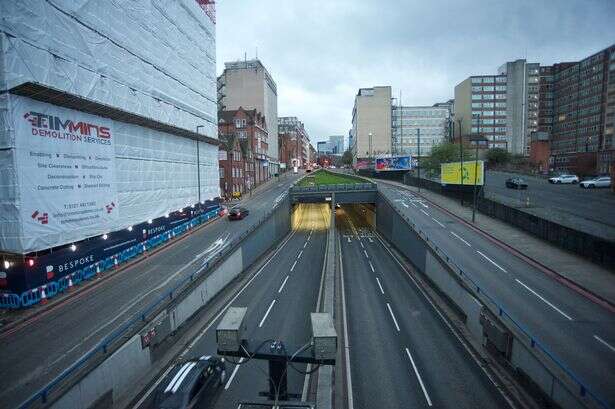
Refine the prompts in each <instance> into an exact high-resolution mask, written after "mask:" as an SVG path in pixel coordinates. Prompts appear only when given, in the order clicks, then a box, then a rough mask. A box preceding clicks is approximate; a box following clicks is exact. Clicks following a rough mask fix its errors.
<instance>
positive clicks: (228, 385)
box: [224, 358, 244, 390]
mask: <svg viewBox="0 0 615 409" xmlns="http://www.w3.org/2000/svg"><path fill="white" fill-rule="evenodd" d="M243 361H244V359H243V358H239V363H242V362H243ZM239 366H240V365H235V369H233V373H231V376H230V377H229V378H228V382H227V383H226V385H224V390H227V389H228V388H229V387H230V386H231V382H233V379H235V375H237V371H238V370H239Z"/></svg>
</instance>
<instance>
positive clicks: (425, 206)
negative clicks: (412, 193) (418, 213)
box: [419, 202, 429, 209]
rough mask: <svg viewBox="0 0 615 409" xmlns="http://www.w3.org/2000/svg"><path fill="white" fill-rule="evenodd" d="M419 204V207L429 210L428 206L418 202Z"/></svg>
mask: <svg viewBox="0 0 615 409" xmlns="http://www.w3.org/2000/svg"><path fill="white" fill-rule="evenodd" d="M419 204H420V205H421V206H423V207H424V208H425V209H429V206H427V205H426V204H425V203H423V202H419Z"/></svg>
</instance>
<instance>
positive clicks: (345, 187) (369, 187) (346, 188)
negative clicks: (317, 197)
mask: <svg viewBox="0 0 615 409" xmlns="http://www.w3.org/2000/svg"><path fill="white" fill-rule="evenodd" d="M377 190H378V187H377V186H376V184H375V183H341V184H332V185H315V186H293V187H292V188H291V189H290V193H292V194H294V193H314V192H357V191H377Z"/></svg>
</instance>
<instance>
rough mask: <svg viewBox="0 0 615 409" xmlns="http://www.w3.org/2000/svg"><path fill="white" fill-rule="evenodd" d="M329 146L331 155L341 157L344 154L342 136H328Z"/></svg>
mask: <svg viewBox="0 0 615 409" xmlns="http://www.w3.org/2000/svg"><path fill="white" fill-rule="evenodd" d="M329 145H330V146H331V151H332V152H331V153H333V154H335V155H341V154H343V153H344V135H331V136H329Z"/></svg>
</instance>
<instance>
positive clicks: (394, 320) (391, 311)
mask: <svg viewBox="0 0 615 409" xmlns="http://www.w3.org/2000/svg"><path fill="white" fill-rule="evenodd" d="M387 308H388V309H389V314H391V318H393V323H394V324H395V328H397V332H399V325H397V320H396V319H395V315H394V314H393V310H392V309H391V305H390V304H389V303H387Z"/></svg>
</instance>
